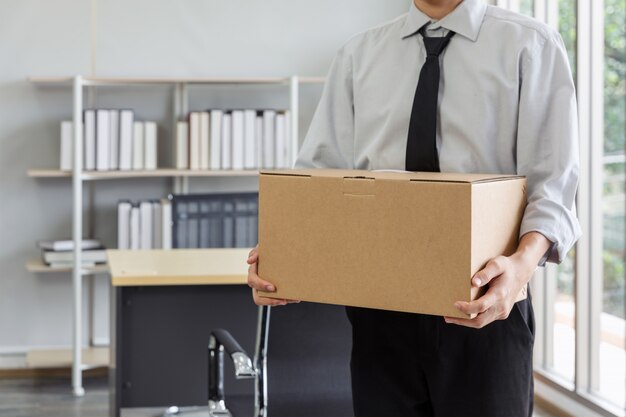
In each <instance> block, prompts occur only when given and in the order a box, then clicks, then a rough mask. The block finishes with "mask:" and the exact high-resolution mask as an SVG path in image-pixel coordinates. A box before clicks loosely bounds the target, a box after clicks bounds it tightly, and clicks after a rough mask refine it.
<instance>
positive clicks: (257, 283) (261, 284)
mask: <svg viewBox="0 0 626 417" xmlns="http://www.w3.org/2000/svg"><path fill="white" fill-rule="evenodd" d="M248 286H249V287H250V288H254V289H255V290H258V291H267V292H274V291H276V287H275V286H274V284H272V283H271V282H267V281H265V280H262V279H261V278H259V276H258V275H257V274H256V264H252V265H250V267H249V268H248Z"/></svg>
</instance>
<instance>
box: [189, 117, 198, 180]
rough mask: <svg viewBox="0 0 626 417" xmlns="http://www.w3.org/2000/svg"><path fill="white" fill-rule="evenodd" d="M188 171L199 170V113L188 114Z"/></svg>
mask: <svg viewBox="0 0 626 417" xmlns="http://www.w3.org/2000/svg"><path fill="white" fill-rule="evenodd" d="M189 169H194V170H195V169H200V113H199V112H191V113H189Z"/></svg>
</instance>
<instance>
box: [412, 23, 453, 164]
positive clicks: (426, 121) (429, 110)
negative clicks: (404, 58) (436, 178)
mask: <svg viewBox="0 0 626 417" xmlns="http://www.w3.org/2000/svg"><path fill="white" fill-rule="evenodd" d="M424 32H425V31H424V29H423V28H422V29H421V30H420V33H421V34H422V38H423V39H424V46H425V47H426V53H427V56H426V62H425V63H424V66H423V67H422V70H421V72H420V77H419V81H418V83H417V89H416V90H415V98H414V99H413V110H412V111H411V122H410V124H409V137H408V140H407V144H406V170H407V171H434V172H438V171H439V156H438V155H437V130H436V128H437V97H438V94H439V55H440V54H441V52H443V50H444V49H445V48H446V46H448V43H449V42H450V39H451V38H452V36H454V32H452V31H450V32H448V34H447V35H446V36H444V37H440V38H428V37H426V36H424Z"/></svg>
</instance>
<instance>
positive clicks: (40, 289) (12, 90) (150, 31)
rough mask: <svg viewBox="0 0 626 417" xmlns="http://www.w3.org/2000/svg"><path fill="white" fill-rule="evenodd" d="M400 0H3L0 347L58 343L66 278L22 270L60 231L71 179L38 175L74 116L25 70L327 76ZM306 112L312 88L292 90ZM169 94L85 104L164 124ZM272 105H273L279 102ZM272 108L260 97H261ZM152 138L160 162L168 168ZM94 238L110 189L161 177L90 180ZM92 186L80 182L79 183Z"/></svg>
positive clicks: (240, 94)
mask: <svg viewBox="0 0 626 417" xmlns="http://www.w3.org/2000/svg"><path fill="white" fill-rule="evenodd" d="M409 4H410V2H409V0H384V1H383V0H341V1H337V0H315V1H303V0H265V1H259V0H178V1H174V0H169V1H168V0H106V1H102V0H100V1H98V0H91V1H89V0H55V1H46V0H20V1H0V233H1V234H2V236H1V237H0V353H3V352H4V353H6V352H23V351H24V350H27V349H30V348H37V347H43V346H67V345H69V343H70V335H71V298H70V276H69V275H64V274H57V275H34V274H30V273H28V272H26V271H25V269H24V264H25V262H26V261H27V260H28V259H29V258H33V257H36V256H38V251H37V249H36V248H35V242H36V241H37V240H38V239H44V238H48V239H49V238H60V237H64V236H70V235H71V229H70V225H71V211H70V208H71V187H70V182H69V181H68V180H45V181H44V180H35V179H29V178H27V177H26V170H27V169H30V168H56V167H57V166H58V150H59V143H58V123H59V121H60V120H62V119H64V118H69V117H70V114H71V94H70V91H69V90H68V89H62V88H49V87H48V88H42V87H35V86H33V85H32V84H30V83H29V82H27V81H26V78H27V77H28V76H66V75H72V74H78V73H80V74H83V75H97V76H179V77H187V76H190V77H191V76H284V75H291V74H299V75H324V74H325V73H326V71H327V69H328V66H329V64H330V61H331V59H332V57H333V54H334V52H335V51H336V49H337V48H338V47H339V46H340V45H341V44H342V43H343V42H344V41H345V40H347V39H348V38H349V37H350V35H352V34H353V33H356V32H359V31H361V30H364V29H366V28H368V27H370V26H373V25H375V24H378V23H380V22H383V21H385V20H388V19H391V18H393V17H395V16H397V15H399V14H401V13H404V12H405V11H406V10H408V6H409ZM303 95H304V97H303V103H302V108H303V115H302V120H303V121H304V122H306V121H307V120H309V119H310V117H311V113H312V112H313V110H314V107H315V104H316V100H317V99H318V97H319V88H316V87H306V88H305V89H304V91H303ZM170 98H171V97H170V92H169V91H168V90H165V89H148V88H145V87H143V88H136V89H132V90H116V91H112V92H109V91H107V92H98V93H97V95H96V97H95V99H94V104H97V105H101V106H128V107H134V108H135V110H136V112H137V114H138V115H139V116H140V117H144V118H151V119H155V120H158V121H159V122H161V126H160V128H159V134H160V135H161V136H162V137H164V136H165V135H166V134H167V133H168V132H169V126H168V124H167V122H166V121H167V115H168V111H169V109H170V101H169V100H170ZM190 100H191V102H192V104H191V105H192V107H199V108H208V107H210V106H211V105H214V104H219V105H229V104H231V103H232V105H233V106H237V105H238V104H237V103H242V104H239V106H242V105H244V104H246V103H249V102H250V101H254V102H255V105H264V104H265V105H281V104H280V103H285V104H286V100H285V98H284V96H280V95H278V93H277V92H276V91H272V90H271V89H270V90H267V89H265V90H263V89H260V90H254V89H253V90H252V91H250V90H237V91H233V90H231V91H224V90H207V91H204V90H194V92H192V94H191V98H190ZM281 100H282V101H281ZM268 103H269V104H268ZM168 146H169V145H166V144H163V145H162V147H161V151H162V153H163V155H162V157H161V158H160V162H162V163H167V162H168V161H169V160H170V155H167V154H166V152H167V151H168V149H169V147H168ZM194 183H195V186H194V187H195V188H196V189H200V188H201V189H215V188H219V189H224V188H227V187H236V188H238V189H249V188H254V186H255V184H254V181H251V180H249V179H248V180H241V179H231V180H225V179H214V180H194ZM93 187H94V191H95V199H94V201H95V204H96V207H97V209H96V212H95V219H94V220H95V221H94V222H93V224H94V225H95V235H96V236H98V237H100V238H101V239H103V240H104V241H105V242H106V243H107V244H109V245H112V244H114V242H115V231H114V229H115V228H114V225H115V204H116V201H117V200H118V199H119V198H133V199H138V198H156V197H161V196H164V195H165V194H166V193H167V192H168V191H169V189H170V182H169V181H168V180H142V181H139V180H137V181H130V182H121V181H116V182H100V183H97V184H94V185H93ZM87 189H89V188H87ZM106 289H107V288H106V282H105V281H102V282H100V285H98V288H97V292H98V294H97V297H96V298H97V301H98V307H97V312H96V313H97V317H98V323H97V324H98V325H97V326H96V329H97V333H98V334H97V335H96V336H99V337H106V336H107V334H106V324H107V323H106V319H105V318H106V307H107V305H106V302H107V301H106V295H107V294H106Z"/></svg>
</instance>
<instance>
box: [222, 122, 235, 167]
mask: <svg viewBox="0 0 626 417" xmlns="http://www.w3.org/2000/svg"><path fill="white" fill-rule="evenodd" d="M232 119H233V117H232V114H231V113H224V117H223V118H222V169H231V168H232V167H233V152H232V144H233V138H232V130H233V125H232Z"/></svg>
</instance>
